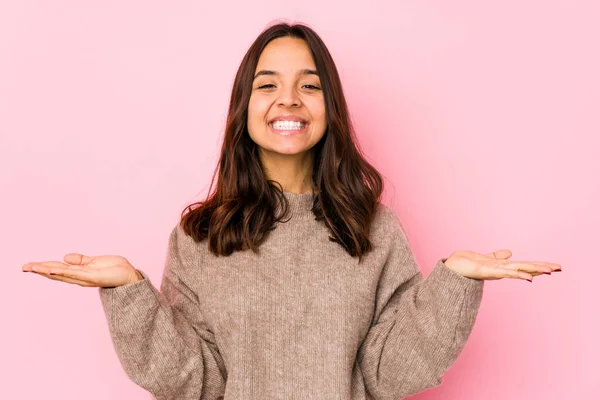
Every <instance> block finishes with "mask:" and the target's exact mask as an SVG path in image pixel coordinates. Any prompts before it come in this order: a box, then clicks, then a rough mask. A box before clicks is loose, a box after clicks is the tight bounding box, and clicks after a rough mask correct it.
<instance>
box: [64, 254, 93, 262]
mask: <svg viewBox="0 0 600 400" xmlns="http://www.w3.org/2000/svg"><path fill="white" fill-rule="evenodd" d="M92 259H93V258H92V257H89V256H85V255H83V254H79V253H68V254H65V256H64V258H63V260H64V261H65V262H66V263H69V264H73V265H85V264H89V263H90V262H91V261H92Z"/></svg>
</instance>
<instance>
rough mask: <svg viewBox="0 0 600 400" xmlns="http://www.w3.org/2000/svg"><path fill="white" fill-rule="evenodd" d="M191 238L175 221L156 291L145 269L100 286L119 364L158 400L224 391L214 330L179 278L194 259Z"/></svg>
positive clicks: (179, 399)
mask: <svg viewBox="0 0 600 400" xmlns="http://www.w3.org/2000/svg"><path fill="white" fill-rule="evenodd" d="M188 239H189V240H188ZM184 240H185V243H183V242H184ZM189 241H191V238H188V237H185V234H184V232H183V230H182V229H181V228H180V227H179V226H176V227H175V228H174V229H173V231H172V232H171V234H170V237H169V243H168V250H167V257H166V262H165V268H164V271H163V278H162V282H161V286H160V291H159V290H157V289H156V288H155V287H154V286H153V285H152V284H151V282H150V280H149V279H148V276H147V275H146V274H145V273H144V272H143V271H140V273H141V274H142V276H143V277H144V279H142V280H140V281H137V282H135V283H130V284H127V285H123V286H118V287H114V288H100V289H99V292H100V299H101V302H102V306H103V308H104V312H105V315H106V318H107V322H108V326H109V331H110V335H111V338H112V342H113V346H114V348H115V351H116V353H117V356H118V358H119V360H120V362H121V364H122V366H123V369H124V370H125V372H126V374H127V375H128V376H129V378H130V379H131V380H132V381H133V382H135V383H136V384H137V385H139V386H141V387H142V388H144V389H146V390H148V391H149V392H150V393H152V394H153V395H154V397H155V398H156V399H157V400H170V399H177V400H185V399H190V400H191V399H194V400H198V399H215V398H217V397H219V396H222V395H223V394H224V391H225V381H226V379H227V377H226V370H225V366H224V362H223V359H222V357H221V355H220V354H219V351H218V348H217V346H216V343H215V338H214V334H213V333H212V332H211V331H210V329H208V327H207V326H206V324H205V323H204V321H203V319H202V311H201V309H200V306H199V303H198V298H197V296H196V294H195V293H194V291H193V290H192V289H191V288H190V287H189V286H188V285H186V283H185V282H184V281H183V280H182V278H181V276H182V274H181V273H180V270H181V269H182V268H184V267H185V266H186V265H187V264H190V261H191V260H193V251H192V249H191V247H192V246H191V245H190V244H188V243H189Z"/></svg>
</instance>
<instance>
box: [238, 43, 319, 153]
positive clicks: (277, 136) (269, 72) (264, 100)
mask: <svg viewBox="0 0 600 400" xmlns="http://www.w3.org/2000/svg"><path fill="white" fill-rule="evenodd" d="M316 70H317V68H316V67H315V63H314V61H313V58H312V55H311V53H310V50H309V48H308V45H307V44H306V42H305V41H304V40H302V39H297V38H291V37H282V38H277V39H274V40H272V41H271V42H269V44H268V45H267V46H266V47H265V48H264V50H263V52H262V54H261V55H260V58H259V60H258V64H257V66H256V71H255V78H254V82H253V84H252V94H251V96H250V101H249V104H248V132H249V133H250V137H251V138H252V140H253V141H254V142H255V143H256V144H258V145H259V147H260V152H261V156H262V157H263V159H264V157H265V156H267V157H269V156H271V157H273V156H279V155H290V156H291V155H298V154H302V153H305V152H307V151H308V150H310V149H311V148H312V147H313V146H314V145H315V144H316V143H318V141H319V140H320V139H321V138H322V137H323V135H324V133H325V130H326V128H327V123H326V118H325V101H324V99H323V91H322V90H321V82H320V80H319V76H318V75H317V73H316Z"/></svg>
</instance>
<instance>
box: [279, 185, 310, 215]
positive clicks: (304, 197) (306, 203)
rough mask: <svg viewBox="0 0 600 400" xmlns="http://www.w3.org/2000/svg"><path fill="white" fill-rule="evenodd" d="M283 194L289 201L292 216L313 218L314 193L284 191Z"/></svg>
mask: <svg viewBox="0 0 600 400" xmlns="http://www.w3.org/2000/svg"><path fill="white" fill-rule="evenodd" d="M283 195H284V196H285V198H286V199H287V201H288V204H289V210H290V211H289V212H290V214H291V216H292V218H302V219H306V218H311V217H313V216H314V214H313V212H312V206H313V193H312V192H309V193H290V192H283Z"/></svg>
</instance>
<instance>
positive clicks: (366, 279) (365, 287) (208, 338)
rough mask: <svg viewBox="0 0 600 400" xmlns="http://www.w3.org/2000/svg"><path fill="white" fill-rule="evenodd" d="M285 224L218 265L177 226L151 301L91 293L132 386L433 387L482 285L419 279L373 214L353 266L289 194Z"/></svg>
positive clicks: (358, 398)
mask: <svg viewBox="0 0 600 400" xmlns="http://www.w3.org/2000/svg"><path fill="white" fill-rule="evenodd" d="M285 196H286V198H287V199H288V200H289V204H290V210H291V213H292V219H291V220H290V221H289V222H287V223H278V224H277V227H276V229H275V230H273V231H271V233H270V234H269V237H268V239H267V240H266V241H265V243H263V245H262V246H261V247H260V255H256V254H254V253H252V251H244V252H236V253H233V254H232V255H231V256H229V257H216V256H214V255H213V254H212V253H210V252H209V251H208V247H207V244H206V240H205V241H203V242H202V243H200V244H198V243H196V242H194V241H193V240H192V239H191V237H189V236H186V235H185V233H184V232H183V231H182V230H181V228H180V227H179V226H176V227H175V228H174V229H173V231H172V232H171V235H170V238H169V245H168V252H167V257H166V264H165V269H164V274H163V278H162V283H161V285H160V291H159V290H157V289H156V288H155V287H154V286H153V285H152V284H151V282H150V280H149V279H148V276H147V275H146V274H145V273H144V272H143V271H140V272H141V273H142V275H143V276H144V278H145V279H144V280H140V281H138V282H135V283H131V284H128V285H124V286H119V287H116V288H100V289H99V292H100V298H101V301H102V305H103V307H104V311H105V313H106V317H107V321H108V326H109V330H110V334H111V337H112V341H113V344H114V347H115V350H116V353H117V355H118V357H119V360H120V362H121V363H122V365H123V368H124V370H125V372H126V373H127V375H128V376H129V378H130V379H131V380H132V381H133V382H135V383H136V384H138V385H139V386H141V387H143V388H145V389H146V390H148V391H149V392H151V393H152V394H153V396H154V397H155V398H156V399H159V400H166V399H177V400H187V399H189V400H192V399H194V400H198V399H225V400H246V399H260V400H266V399H284V400H287V399H302V400H306V399H324V400H329V399H332V400H334V399H339V400H346V399H348V400H363V399H380V400H398V399H400V398H402V397H404V396H408V395H411V394H414V393H417V392H420V391H422V390H424V389H427V388H430V387H433V386H437V385H439V384H440V383H441V378H442V375H443V374H444V372H445V371H447V370H448V369H449V368H450V366H451V364H452V363H453V362H454V361H455V359H456V358H457V357H458V355H459V353H460V351H461V350H462V348H463V347H464V345H465V342H466V341H467V338H468V337H469V334H470V332H471V329H472V327H473V324H474V322H475V318H476V315H477V311H478V309H479V305H480V302H481V297H482V293H483V281H480V280H475V279H470V278H466V277H463V276H461V275H459V274H457V273H455V272H453V271H452V270H450V269H449V268H448V267H446V266H445V264H444V263H443V262H444V261H445V259H439V260H438V261H437V263H436V265H435V267H434V269H433V270H432V272H431V273H430V274H429V276H428V277H427V279H423V275H422V273H421V271H420V269H419V267H418V265H417V263H416V262H415V258H414V255H413V253H412V251H411V248H410V245H409V242H408V239H407V236H406V235H405V233H404V230H403V228H402V225H401V223H400V221H399V219H398V218H397V217H396V215H395V214H394V213H393V211H392V210H391V209H390V208H389V207H387V206H385V205H383V204H380V205H379V207H378V211H377V214H376V217H375V220H374V222H373V226H372V229H371V240H372V242H373V245H374V250H373V251H372V252H370V253H368V254H367V255H366V256H365V257H364V259H363V262H362V263H361V264H360V265H359V264H358V259H357V258H352V257H350V256H349V255H348V253H346V252H345V251H344V250H343V249H342V247H341V246H340V245H339V244H337V243H334V242H331V241H329V240H328V236H329V231H328V230H327V228H326V227H325V225H324V224H323V223H321V222H317V221H315V220H314V215H313V214H312V212H311V211H310V208H311V205H312V195H311V194H292V193H287V192H285Z"/></svg>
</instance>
